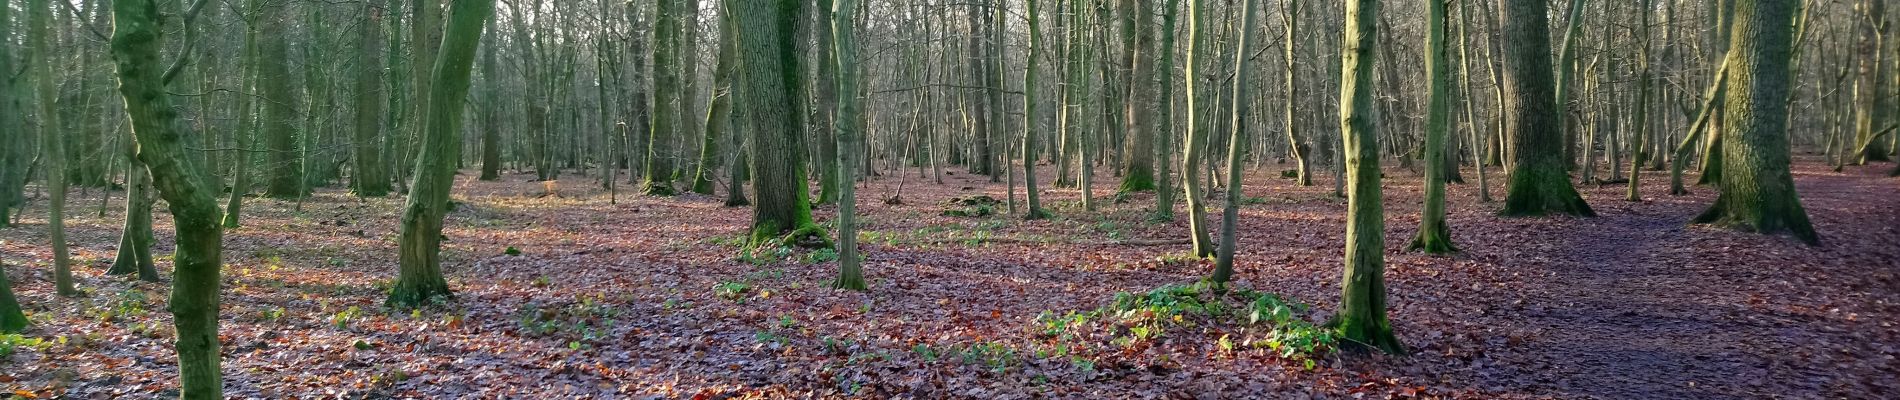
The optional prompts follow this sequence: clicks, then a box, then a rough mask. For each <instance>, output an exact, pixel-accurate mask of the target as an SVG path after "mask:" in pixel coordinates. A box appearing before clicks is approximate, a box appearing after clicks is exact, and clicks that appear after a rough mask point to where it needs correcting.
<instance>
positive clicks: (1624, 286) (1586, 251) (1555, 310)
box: [1486, 173, 1900, 399]
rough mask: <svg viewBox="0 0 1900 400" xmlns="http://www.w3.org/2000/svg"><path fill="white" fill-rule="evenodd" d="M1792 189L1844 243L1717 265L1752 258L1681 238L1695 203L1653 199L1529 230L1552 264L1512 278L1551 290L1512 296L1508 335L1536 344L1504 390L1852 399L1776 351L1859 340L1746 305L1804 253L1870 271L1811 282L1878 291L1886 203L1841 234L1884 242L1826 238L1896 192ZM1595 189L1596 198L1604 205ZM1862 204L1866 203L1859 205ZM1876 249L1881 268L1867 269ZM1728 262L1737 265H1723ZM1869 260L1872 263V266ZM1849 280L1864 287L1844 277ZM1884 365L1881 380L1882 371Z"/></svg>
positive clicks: (1711, 237) (1857, 183)
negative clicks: (1868, 233)
mask: <svg viewBox="0 0 1900 400" xmlns="http://www.w3.org/2000/svg"><path fill="white" fill-rule="evenodd" d="M1805 175H1807V176H1802V177H1800V178H1799V179H1798V183H1797V186H1798V190H1799V191H1800V193H1802V195H1803V199H1804V200H1805V201H1806V202H1807V203H1808V209H1809V212H1810V214H1811V215H1814V216H1815V218H1816V220H1817V221H1816V222H1817V225H1818V227H1819V228H1820V229H1821V230H1822V231H1823V232H1828V233H1833V234H1835V235H1836V236H1835V237H1834V238H1832V239H1847V240H1835V241H1829V240H1828V239H1830V238H1824V239H1823V240H1824V243H1825V245H1824V246H1823V247H1819V248H1809V247H1807V246H1805V245H1803V244H1801V243H1799V242H1798V241H1795V240H1792V239H1789V238H1785V237H1776V238H1772V239H1766V240H1769V241H1771V242H1773V244H1771V246H1775V247H1771V248H1769V249H1767V250H1768V251H1766V253H1768V254H1767V255H1768V257H1748V256H1747V255H1743V254H1719V253H1728V252H1731V251H1742V252H1749V253H1754V251H1750V250H1749V249H1732V248H1731V247H1730V246H1727V245H1712V244H1711V243H1714V242H1720V241H1722V240H1724V239H1737V238H1734V237H1733V235H1737V234H1738V233H1736V232H1728V231H1720V230H1715V229H1711V228H1708V227H1699V226H1697V227H1688V226H1686V225H1687V222H1688V220H1689V219H1690V218H1693V217H1694V216H1695V215H1697V214H1698V213H1700V212H1701V211H1702V210H1703V209H1704V208H1706V203H1705V202H1680V201H1668V200H1669V199H1661V200H1662V201H1659V202H1658V204H1655V205H1654V206H1653V207H1648V209H1642V207H1632V206H1631V204H1630V203H1627V202H1620V203H1621V204H1618V203H1610V202H1607V201H1604V199H1605V197H1606V196H1595V197H1594V199H1596V203H1593V204H1594V205H1596V206H1597V207H1599V214H1600V216H1599V217H1596V218H1579V219H1570V220H1566V221H1564V222H1563V224H1562V226H1544V227H1542V228H1543V229H1537V230H1538V231H1540V232H1542V233H1544V234H1549V235H1551V236H1550V237H1552V238H1555V239H1557V241H1556V243H1555V244H1554V246H1553V247H1552V248H1551V250H1559V251H1551V252H1548V253H1546V254H1549V255H1550V256H1551V257H1550V259H1549V260H1548V261H1549V262H1545V263H1526V264H1522V265H1525V266H1528V267H1530V268H1536V269H1542V270H1545V272H1548V273H1549V276H1550V278H1551V279H1541V280H1531V281H1527V282H1526V283H1527V287H1526V288H1525V290H1526V291H1527V292H1529V293H1536V295H1529V296H1525V297H1523V298H1521V299H1519V300H1518V301H1520V302H1522V303H1521V304H1515V305H1514V306H1515V307H1517V308H1518V309H1519V310H1522V312H1521V314H1520V315H1519V316H1520V318H1521V321H1520V322H1521V323H1522V324H1524V325H1526V326H1527V328H1529V329H1530V330H1532V331H1535V332H1538V333H1540V334H1538V335H1531V337H1530V338H1528V339H1525V340H1524V341H1523V343H1522V348H1521V349H1519V351H1518V352H1519V355H1520V356H1521V359H1518V360H1516V361H1517V362H1513V363H1510V364H1509V366H1502V367H1503V368H1505V369H1514V370H1516V371H1515V373H1512V374H1508V375H1515V376H1514V378H1519V377H1522V376H1540V377H1545V379H1538V380H1534V381H1532V382H1531V384H1530V385H1528V386H1526V387H1525V388H1526V389H1531V390H1533V391H1538V392H1544V391H1548V392H1549V393H1552V394H1555V395H1557V396H1558V397H1597V398H1624V399H1730V398H1735V399H1740V398H1761V397H1773V396H1777V395H1780V396H1792V397H1837V396H1841V395H1845V394H1848V393H1862V394H1866V393H1867V392H1859V391H1858V390H1857V389H1852V388H1853V387H1854V385H1853V384H1852V383H1848V382H1829V381H1828V380H1826V379H1823V378H1822V377H1824V376H1826V375H1831V374H1832V373H1824V372H1823V371H1817V370H1814V369H1812V368H1808V367H1797V366H1796V365H1802V364H1805V363H1795V362H1791V360H1789V359H1790V358H1791V355H1792V354H1790V353H1791V352H1790V351H1789V350H1790V349H1799V348H1803V347H1810V346H1826V345H1827V344H1829V343H1836V344H1846V343H1855V342H1859V341H1861V340H1855V339H1853V338H1849V337H1843V336H1847V335H1845V334H1844V333H1845V332H1843V331H1842V330H1840V329H1838V328H1834V327H1831V326H1828V325H1825V324H1815V323H1814V322H1819V321H1822V320H1825V319H1823V318H1813V317H1811V316H1810V317H1809V318H1800V316H1796V315H1777V314H1780V313H1775V312H1772V311H1773V310H1772V308H1773V307H1772V304H1771V303H1774V302H1775V301H1774V299H1763V298H1761V297H1760V295H1759V293H1763V292H1765V291H1769V290H1772V289H1773V288H1772V286H1775V285H1774V284H1773V283H1772V282H1774V281H1775V280H1785V279H1788V278H1790V276H1788V275H1787V274H1794V273H1804V272H1802V271H1800V269H1799V268H1795V267H1797V266H1798V264H1779V263H1776V261H1778V260H1782V259H1783V258H1782V257H1783V256H1789V255H1798V254H1804V253H1805V254H1834V255H1841V256H1846V255H1848V254H1855V253H1859V254H1862V255H1865V256H1868V257H1872V258H1871V259H1868V261H1875V262H1874V263H1872V264H1867V265H1861V266H1852V265H1851V261H1852V260H1854V258H1853V257H1851V256H1847V257H1815V258H1811V260H1816V261H1819V260H1849V261H1850V262H1848V263H1839V264H1835V265H1827V266H1824V268H1828V269H1830V270H1831V269H1832V268H1831V267H1847V268H1856V267H1866V268H1867V270H1864V271H1832V274H1839V275H1847V276H1841V277H1837V279H1839V278H1845V279H1847V280H1855V279H1868V278H1871V279H1873V280H1874V283H1876V284H1877V283H1878V280H1879V279H1886V282H1885V283H1886V286H1888V287H1890V288H1891V287H1892V284H1893V281H1892V280H1891V278H1892V275H1893V274H1894V273H1895V272H1896V271H1900V259H1896V258H1891V257H1890V256H1891V255H1892V254H1893V253H1892V249H1893V248H1894V246H1895V245H1896V244H1900V243H1897V242H1900V238H1896V236H1895V235H1893V234H1892V233H1893V231H1892V230H1893V229H1894V228H1893V227H1895V226H1896V225H1895V222H1896V221H1895V220H1896V218H1900V216H1896V213H1895V212H1894V211H1896V209H1894V208H1893V207H1892V205H1893V204H1892V203H1888V207H1887V210H1886V212H1885V213H1879V214H1873V216H1875V217H1876V218H1873V219H1870V220H1857V221H1855V223H1854V225H1865V227H1864V229H1871V230H1874V231H1884V232H1885V233H1886V235H1877V236H1874V237H1873V238H1874V239H1881V240H1877V241H1876V242H1875V243H1860V242H1855V241H1852V240H1853V239H1854V238H1857V237H1858V236H1859V235H1858V234H1845V235H1844V234H1842V233H1843V232H1844V230H1847V229H1856V228H1853V227H1850V226H1842V225H1841V224H1839V222H1841V221H1840V220H1839V218H1837V217H1838V216H1839V212H1840V211H1843V210H1842V209H1839V208H1837V207H1848V208H1853V207H1867V206H1871V204H1866V202H1867V201H1868V199H1870V198H1872V199H1894V198H1900V195H1897V194H1900V190H1895V189H1896V187H1895V186H1896V185H1894V183H1893V182H1892V180H1891V179H1882V178H1881V177H1879V176H1877V175H1876V174H1871V173H1862V174H1849V175H1845V176H1843V175H1832V174H1816V173H1809V174H1805ZM1604 189H1605V188H1598V190H1597V192H1604V191H1609V190H1604ZM1616 189H1617V190H1616V191H1620V187H1619V188H1616ZM1697 191H1701V192H1708V191H1712V189H1711V188H1707V187H1702V188H1697ZM1870 191H1872V192H1876V193H1879V194H1876V195H1874V196H1869V192H1870ZM1650 200H1657V199H1650ZM1606 208H1607V210H1605V209H1606ZM1881 217H1884V218H1881ZM1883 236H1884V237H1883ZM1755 240H1763V239H1762V238H1755ZM1867 245H1874V246H1867ZM1883 246H1884V250H1885V254H1886V255H1887V257H1883V256H1881V253H1880V252H1882V250H1883ZM1870 252H1871V253H1870ZM1738 255H1739V256H1743V257H1744V258H1741V259H1739V260H1738V259H1736V258H1734V257H1735V256H1738ZM1795 257H1797V258H1798V257H1799V256H1795ZM1882 259H1884V260H1885V262H1884V263H1881V262H1879V261H1878V260H1882ZM1784 268H1787V269H1784ZM1853 272H1861V273H1866V272H1873V274H1868V275H1861V276H1854V275H1853ZM1883 277H1884V278H1883ZM1784 282H1785V281H1784ZM1797 293H1800V292H1797ZM1892 293H1894V292H1892V291H1887V292H1885V293H1881V292H1878V291H1876V292H1873V293H1869V294H1875V295H1880V294H1885V295H1886V296H1883V297H1886V299H1885V300H1886V301H1889V302H1890V301H1891V300H1892ZM1877 301H1879V300H1876V302H1877ZM1887 304H1889V307H1890V304H1891V303H1887ZM1836 311H1838V310H1836ZM1817 336H1818V337H1820V339H1819V340H1816V337H1817ZM1887 362H1888V363H1889V364H1888V365H1887V367H1886V368H1889V369H1888V371H1891V368H1892V364H1891V360H1888V361H1887ZM1532 368H1537V369H1543V370H1542V371H1533V370H1531V369H1532ZM1847 368H1853V367H1852V366H1848V367H1847ZM1865 372H1868V373H1870V375H1863V376H1866V377H1868V378H1867V379H1869V380H1870V382H1871V381H1872V380H1876V379H1881V378H1878V377H1879V376H1882V374H1881V373H1880V372H1878V371H1875V370H1868V371H1865ZM1834 373H1838V372H1834ZM1889 373H1890V372H1889ZM1888 376H1889V377H1890V375H1888ZM1486 384H1496V382H1487V383H1486Z"/></svg>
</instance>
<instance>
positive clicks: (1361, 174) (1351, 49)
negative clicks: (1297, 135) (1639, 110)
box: [1223, 0, 1568, 354]
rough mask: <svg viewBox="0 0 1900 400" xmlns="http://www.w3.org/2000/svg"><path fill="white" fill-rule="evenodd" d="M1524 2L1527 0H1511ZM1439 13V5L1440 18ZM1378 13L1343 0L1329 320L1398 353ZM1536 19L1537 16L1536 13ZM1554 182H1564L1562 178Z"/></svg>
mask: <svg viewBox="0 0 1900 400" xmlns="http://www.w3.org/2000/svg"><path fill="white" fill-rule="evenodd" d="M1526 1H1529V0H1513V2H1516V3H1523V2H1526ZM1537 4H1539V7H1540V8H1541V5H1542V4H1543V3H1542V2H1541V1H1538V3H1537ZM1250 12H1251V11H1250ZM1442 13H1443V11H1442V10H1441V11H1440V14H1439V15H1440V17H1441V18H1442ZM1378 15H1379V0H1351V1H1347V2H1346V37H1345V42H1344V45H1345V49H1343V50H1342V51H1341V52H1340V56H1341V57H1342V58H1343V60H1344V63H1345V64H1344V65H1345V67H1346V68H1345V70H1344V71H1343V72H1342V74H1341V75H1340V78H1339V79H1340V87H1339V125H1340V127H1341V128H1342V129H1344V130H1343V131H1342V132H1341V136H1342V137H1343V138H1344V140H1345V150H1346V152H1345V154H1344V156H1345V158H1346V179H1347V180H1348V182H1347V184H1346V186H1347V188H1348V189H1347V191H1346V270H1345V273H1344V274H1343V275H1344V277H1343V278H1342V281H1343V282H1342V283H1341V284H1340V287H1341V292H1342V293H1341V294H1340V301H1339V313H1338V315H1337V316H1334V317H1333V318H1334V320H1333V321H1332V322H1331V325H1333V326H1335V327H1337V328H1338V329H1339V333H1340V338H1341V339H1344V340H1345V341H1346V342H1347V343H1353V344H1355V345H1358V346H1364V347H1366V348H1372V349H1379V350H1381V351H1385V352H1387V353H1393V354H1402V353H1404V352H1405V348H1404V346H1403V344H1401V343H1399V339H1398V337H1396V336H1393V335H1392V323H1391V322H1389V321H1387V320H1386V314H1385V209H1384V205H1382V204H1381V201H1383V199H1382V198H1381V196H1382V195H1381V194H1380V190H1379V177H1380V171H1379V142H1378V138H1379V133H1378V130H1377V129H1378V128H1377V126H1375V125H1374V124H1373V122H1374V121H1375V120H1376V119H1375V118H1374V117H1373V115H1372V88H1373V86H1374V83H1373V82H1372V65H1373V61H1374V60H1373V57H1374V55H1375V54H1376V53H1374V50H1375V49H1376V48H1377V47H1376V41H1377V38H1378V37H1379V35H1378V33H1377V29H1378V23H1377V22H1376V21H1377V20H1378V17H1377V16H1378ZM1538 18H1542V16H1541V14H1540V16H1539V17H1538ZM1441 35H1442V33H1441ZM1440 40H1443V38H1442V37H1441V38H1440ZM1441 43H1442V42H1441ZM1546 46H1548V44H1546ZM1544 54H1546V57H1545V58H1544V59H1545V60H1549V57H1548V54H1549V52H1548V51H1546V52H1544ZM1539 63H1540V64H1542V65H1544V66H1545V67H1546V69H1545V70H1544V71H1545V82H1546V83H1548V82H1549V69H1548V67H1549V65H1550V63H1548V62H1545V61H1539ZM1546 93H1548V92H1546ZM1540 98H1541V99H1544V102H1545V103H1546V104H1548V103H1549V101H1550V99H1553V97H1551V96H1542V97H1540ZM1523 100H1524V99H1520V101H1523ZM1556 167H1558V168H1561V166H1556ZM1559 171H1560V172H1561V170H1559ZM1559 181H1565V184H1566V185H1567V184H1568V182H1567V180H1564V179H1559ZM1223 251H1225V250H1223Z"/></svg>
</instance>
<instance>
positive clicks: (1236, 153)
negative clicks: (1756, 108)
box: [1208, 0, 1371, 290]
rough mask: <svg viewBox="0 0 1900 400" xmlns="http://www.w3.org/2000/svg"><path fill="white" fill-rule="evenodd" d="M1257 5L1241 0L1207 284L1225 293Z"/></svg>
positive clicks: (1236, 240) (1235, 240) (1236, 221)
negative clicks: (1216, 237) (1223, 180)
mask: <svg viewBox="0 0 1900 400" xmlns="http://www.w3.org/2000/svg"><path fill="white" fill-rule="evenodd" d="M1257 5H1258V2H1257V1H1256V0H1241V7H1242V9H1241V15H1242V17H1241V19H1240V26H1239V29H1240V40H1238V41H1236V42H1235V43H1234V49H1235V51H1234V80H1233V89H1232V93H1233V101H1232V102H1231V103H1229V104H1230V105H1231V107H1232V108H1231V109H1230V111H1231V114H1229V116H1228V118H1229V122H1230V124H1229V125H1228V130H1229V132H1231V133H1230V135H1229V136H1228V138H1227V199H1226V200H1227V204H1226V207H1225V208H1224V209H1223V210H1222V211H1221V224H1220V234H1221V236H1220V249H1218V250H1217V253H1218V254H1216V255H1215V257H1214V275H1213V276H1210V277H1208V281H1210V282H1213V283H1214V285H1215V287H1216V288H1217V289H1218V290H1226V287H1227V282H1230V281H1232V280H1233V276H1234V253H1235V252H1236V251H1237V250H1239V247H1240V237H1239V236H1240V229H1239V226H1240V200H1241V198H1242V197H1243V195H1244V194H1243V193H1242V190H1241V189H1242V188H1241V187H1240V181H1241V179H1240V178H1241V175H1243V174H1244V172H1245V171H1243V170H1242V169H1241V163H1240V158H1241V156H1242V154H1243V153H1244V152H1246V143H1247V129H1248V128H1249V127H1250V124H1251V123H1252V121H1248V120H1247V117H1248V114H1247V112H1246V111H1247V110H1246V108H1247V107H1248V104H1249V101H1248V98H1247V96H1248V95H1249V93H1248V92H1251V91H1252V90H1251V89H1252V83H1251V82H1248V81H1247V76H1248V75H1251V74H1249V72H1252V71H1251V70H1252V64H1253V62H1252V60H1253V52H1251V51H1248V49H1251V48H1252V47H1250V46H1257V45H1255V44H1254V40H1255V38H1258V37H1259V34H1257V33H1256V32H1255V31H1256V29H1254V26H1256V22H1255V21H1256V20H1257V19H1259V14H1260V11H1259V10H1256V8H1258V7H1257ZM1367 61H1371V59H1367Z"/></svg>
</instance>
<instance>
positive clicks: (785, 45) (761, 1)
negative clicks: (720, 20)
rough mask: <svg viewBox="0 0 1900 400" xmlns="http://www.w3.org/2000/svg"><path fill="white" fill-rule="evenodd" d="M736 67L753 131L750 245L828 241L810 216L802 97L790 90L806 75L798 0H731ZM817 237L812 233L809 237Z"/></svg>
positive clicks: (744, 111)
mask: <svg viewBox="0 0 1900 400" xmlns="http://www.w3.org/2000/svg"><path fill="white" fill-rule="evenodd" d="M732 3H733V4H729V6H732V7H731V8H732V12H733V17H735V18H737V20H736V24H737V25H738V27H739V29H741V31H740V32H739V54H740V64H739V65H740V66H741V68H742V71H743V72H742V75H743V77H742V78H741V80H742V81H743V82H745V84H744V85H742V90H741V91H740V93H741V95H740V96H739V100H742V101H744V103H741V106H742V107H740V108H742V109H743V111H742V112H743V113H745V115H746V116H747V117H750V123H748V124H746V126H747V127H748V129H749V130H750V131H751V132H750V133H751V135H752V163H753V164H752V166H753V169H752V173H753V175H752V178H753V179H752V182H753V197H754V198H755V199H756V201H755V202H754V206H753V209H752V210H753V212H752V228H751V232H750V234H749V235H748V239H747V245H748V246H761V245H773V244H776V243H789V244H806V245H817V244H820V243H822V244H824V245H829V243H828V240H825V237H824V231H823V230H822V229H820V228H818V225H816V224H814V223H812V219H811V203H810V201H809V199H808V198H807V197H806V196H807V194H806V193H807V190H806V180H805V179H806V178H805V167H804V165H805V163H803V162H801V160H802V159H803V157H804V156H805V146H804V142H803V138H804V136H805V129H804V127H805V126H806V125H805V106H806V104H805V103H806V102H805V100H804V99H801V98H799V97H797V96H795V94H797V93H802V92H803V90H801V89H800V87H802V86H803V85H804V82H805V79H804V77H805V74H804V73H803V70H804V68H802V67H801V65H800V63H801V62H803V60H802V59H801V57H800V55H799V47H798V40H797V38H798V35H797V34H796V33H797V32H800V30H799V28H798V26H797V25H798V24H799V23H801V21H799V20H800V19H801V16H802V15H804V10H803V8H804V7H805V6H806V5H805V2H804V1H802V0H734V1H733V2H732ZM813 239H816V240H813Z"/></svg>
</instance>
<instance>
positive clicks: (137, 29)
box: [112, 0, 224, 399]
mask: <svg viewBox="0 0 1900 400" xmlns="http://www.w3.org/2000/svg"><path fill="white" fill-rule="evenodd" d="M112 9H113V13H112V14H113V24H112V25H113V27H114V29H113V34H112V54H113V59H114V60H116V61H117V63H118V68H117V70H118V78H119V93H120V94H121V95H122V96H123V97H124V99H125V111H126V114H127V115H128V116H129V117H130V119H131V121H132V133H133V135H134V136H135V137H136V138H137V139H138V143H139V155H138V156H139V158H140V159H141V160H143V161H144V162H145V164H146V165H147V167H148V168H150V170H151V173H152V183H153V186H154V187H155V188H156V189H157V190H158V194H159V196H160V197H163V198H164V199H165V202H166V203H168V204H169V205H170V209H171V214H172V225H173V226H174V227H175V229H176V230H177V242H178V243H177V250H176V252H175V253H174V254H173V258H172V260H173V266H174V269H173V276H174V277H173V280H172V293H171V300H170V306H169V308H170V309H171V311H172V318H173V320H172V321H173V325H174V326H175V327H176V329H177V340H176V344H175V346H176V348H177V349H178V365H179V368H178V370H179V380H180V381H182V384H180V385H179V388H180V390H179V397H180V398H184V399H219V398H223V397H224V391H223V390H224V389H223V386H224V379H223V374H222V373H221V372H220V371H219V367H218V364H219V355H218V292H219V288H218V286H219V283H220V279H219V277H218V275H219V269H220V268H221V266H222V265H223V253H222V251H223V241H224V229H223V227H221V226H219V222H218V220H219V212H218V203H217V199H216V197H215V196H216V193H217V192H218V189H217V188H214V187H209V186H208V185H207V183H208V182H210V179H209V178H206V175H208V174H207V173H206V172H205V171H204V170H203V169H201V167H200V166H199V165H198V164H197V163H196V162H195V161H194V160H193V159H192V158H191V157H190V156H189V155H188V154H187V151H190V150H187V149H186V148H185V145H186V143H185V142H184V138H187V137H191V136H192V135H190V134H188V132H187V130H188V129H189V128H187V127H186V126H185V125H184V123H183V122H182V121H180V120H179V119H178V114H177V113H175V112H173V108H172V99H171V95H169V94H166V92H165V86H166V85H165V82H164V78H163V77H162V76H161V75H162V71H160V69H161V68H163V67H162V65H164V64H163V63H161V62H160V61H159V58H158V57H159V52H160V50H161V49H162V48H163V47H164V36H163V34H164V30H163V29H161V25H159V20H160V16H159V12H158V5H157V4H156V3H155V2H153V1H152V0H120V1H116V2H113V4H112Z"/></svg>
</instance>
